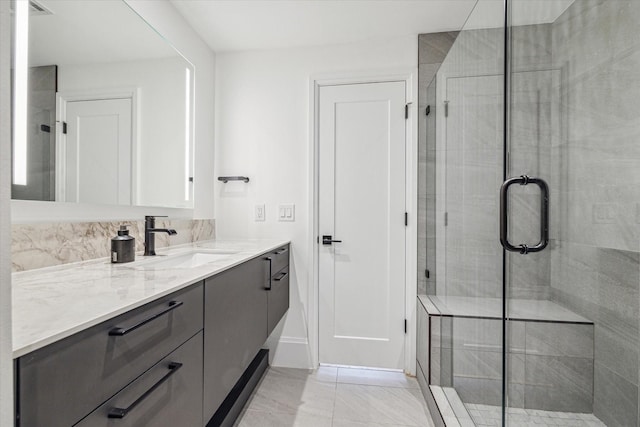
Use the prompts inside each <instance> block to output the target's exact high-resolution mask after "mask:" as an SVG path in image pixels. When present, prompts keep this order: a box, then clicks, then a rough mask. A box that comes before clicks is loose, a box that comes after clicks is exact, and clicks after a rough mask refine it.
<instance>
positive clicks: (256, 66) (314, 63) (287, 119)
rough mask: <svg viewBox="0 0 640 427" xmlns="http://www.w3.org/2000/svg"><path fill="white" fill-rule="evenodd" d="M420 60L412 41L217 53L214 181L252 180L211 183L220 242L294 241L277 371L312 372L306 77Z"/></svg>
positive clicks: (409, 64)
mask: <svg viewBox="0 0 640 427" xmlns="http://www.w3.org/2000/svg"><path fill="white" fill-rule="evenodd" d="M417 52H418V45H417V37H416V36H411V37H402V38H396V39H391V40H386V41H382V42H380V41H378V42H375V43H373V42H368V43H359V44H350V45H339V46H329V47H315V48H304V49H282V50H269V51H255V52H240V53H223V54H218V55H217V58H216V60H217V65H216V123H217V125H216V173H217V174H218V175H246V176H249V177H250V179H251V181H250V182H249V183H248V184H244V183H237V182H234V183H228V184H220V183H217V184H216V192H215V194H216V201H215V207H216V211H215V213H216V226H217V231H216V233H217V236H218V238H233V237H244V238H253V237H255V238H268V237H282V238H288V239H290V240H291V241H292V254H291V261H292V270H291V280H292V281H291V307H290V309H289V312H288V314H287V317H286V321H285V323H284V325H281V329H280V330H279V331H278V332H279V333H280V334H281V336H280V343H279V345H278V348H277V349H276V351H275V353H276V355H275V359H274V361H273V363H274V364H275V365H281V366H298V367H308V366H310V363H311V362H310V360H311V359H310V349H309V346H308V343H307V337H308V333H307V324H308V321H307V320H308V319H307V313H308V307H307V302H308V296H309V292H310V291H311V290H312V288H311V284H310V277H309V275H310V270H311V268H312V265H310V263H311V247H312V246H311V244H310V242H311V240H312V239H314V236H312V235H311V230H310V225H309V221H310V219H311V215H310V214H311V213H310V212H309V206H310V201H311V198H312V194H311V192H310V186H311V179H312V177H311V163H310V149H311V146H312V141H310V131H309V129H310V125H311V122H310V120H311V118H310V79H311V77H312V76H313V77H314V78H321V77H322V76H323V75H329V74H330V75H332V76H335V75H336V74H342V73H346V74H349V75H351V76H353V75H354V73H357V72H363V73H364V74H366V75H369V76H370V75H371V73H372V71H380V72H381V74H384V72H385V71H388V70H398V69H416V68H417V65H418V58H417ZM365 165H366V159H363V166H365ZM354 166H355V167H357V166H358V165H354ZM256 203H265V205H266V221H265V222H254V221H253V209H254V205H255V204H256ZM281 203H295V205H296V207H295V208H296V211H295V215H296V218H295V219H296V220H295V222H292V223H291V222H278V221H277V218H276V214H277V206H278V204H281ZM275 335H277V334H275ZM276 339H277V337H276ZM271 345H272V346H273V345H274V343H273V342H272V343H271ZM272 348H273V347H272Z"/></svg>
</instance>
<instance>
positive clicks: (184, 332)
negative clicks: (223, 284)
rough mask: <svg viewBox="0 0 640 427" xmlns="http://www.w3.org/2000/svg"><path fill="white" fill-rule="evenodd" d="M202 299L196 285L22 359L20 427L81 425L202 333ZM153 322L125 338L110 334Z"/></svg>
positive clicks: (201, 292)
mask: <svg viewBox="0 0 640 427" xmlns="http://www.w3.org/2000/svg"><path fill="white" fill-rule="evenodd" d="M202 300H203V290H202V285H197V286H191V287H189V288H188V289H185V290H181V291H179V292H176V293H174V294H171V295H169V296H166V297H162V298H160V299H158V300H156V301H153V302H151V303H149V304H147V305H144V306H142V307H140V308H138V309H135V310H132V311H130V312H128V313H125V314H123V315H121V316H118V317H115V318H114V319H111V320H108V321H106V322H103V323H101V324H99V325H96V326H94V327H92V328H89V329H87V330H85V331H82V332H79V333H77V334H75V335H73V336H71V337H69V338H65V339H64V340H61V341H58V342H56V343H54V344H51V345H49V346H47V347H44V348H42V349H40V350H36V351H34V352H32V353H29V354H27V355H25V356H23V357H21V358H20V359H19V360H18V367H17V377H18V399H19V415H20V426H21V427H41V426H47V427H69V426H71V425H73V424H75V423H77V422H78V421H79V420H80V419H82V418H83V417H85V416H86V415H87V414H89V413H90V412H91V411H93V410H94V409H96V408H97V407H98V406H100V405H101V404H102V403H104V402H105V401H106V400H107V399H109V398H111V397H112V396H113V395H115V394H116V393H117V392H118V391H120V390H121V389H122V388H123V387H125V386H126V385H127V384H129V383H130V382H131V381H133V380H134V379H135V378H137V377H138V376H139V375H140V374H142V373H143V372H145V371H146V370H147V369H149V368H150V367H151V366H153V365H154V364H155V363H157V362H158V360H160V359H162V358H163V357H165V356H166V355H167V354H169V353H171V352H172V351H173V350H175V349H176V348H177V347H178V346H179V345H180V344H182V343H184V342H185V341H186V340H188V339H189V338H190V337H192V336H194V335H195V334H196V333H197V332H198V331H200V330H201V329H202V326H203V313H202V309H203V303H202ZM178 303H180V304H179V305H177V306H176V304H178ZM172 304H173V305H172ZM61 309H64V307H62V308H61ZM166 310H169V311H166ZM162 312H164V314H160V313H162ZM159 314H160V315H159ZM157 315H159V316H158V317H154V316H157ZM150 318H153V320H151V321H149V322H147V323H144V325H143V326H141V327H139V328H137V329H134V330H132V331H131V332H129V333H126V334H125V335H122V336H111V335H109V332H110V331H111V330H113V329H115V328H124V329H127V328H131V327H132V326H135V325H138V324H140V323H141V322H144V321H145V320H148V319H150Z"/></svg>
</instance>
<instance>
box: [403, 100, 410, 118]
mask: <svg viewBox="0 0 640 427" xmlns="http://www.w3.org/2000/svg"><path fill="white" fill-rule="evenodd" d="M404 118H405V120H406V119H408V118H409V104H404Z"/></svg>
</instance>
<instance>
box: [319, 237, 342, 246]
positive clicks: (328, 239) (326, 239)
mask: <svg viewBox="0 0 640 427" xmlns="http://www.w3.org/2000/svg"><path fill="white" fill-rule="evenodd" d="M332 237H333V236H322V244H323V245H330V244H332V243H342V240H333V239H332Z"/></svg>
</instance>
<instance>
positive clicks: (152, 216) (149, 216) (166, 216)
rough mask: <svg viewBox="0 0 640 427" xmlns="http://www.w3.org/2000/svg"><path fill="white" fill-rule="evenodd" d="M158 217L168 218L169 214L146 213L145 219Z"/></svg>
mask: <svg viewBox="0 0 640 427" xmlns="http://www.w3.org/2000/svg"><path fill="white" fill-rule="evenodd" d="M156 218H168V215H145V216H144V220H145V221H146V220H149V219H156Z"/></svg>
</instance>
